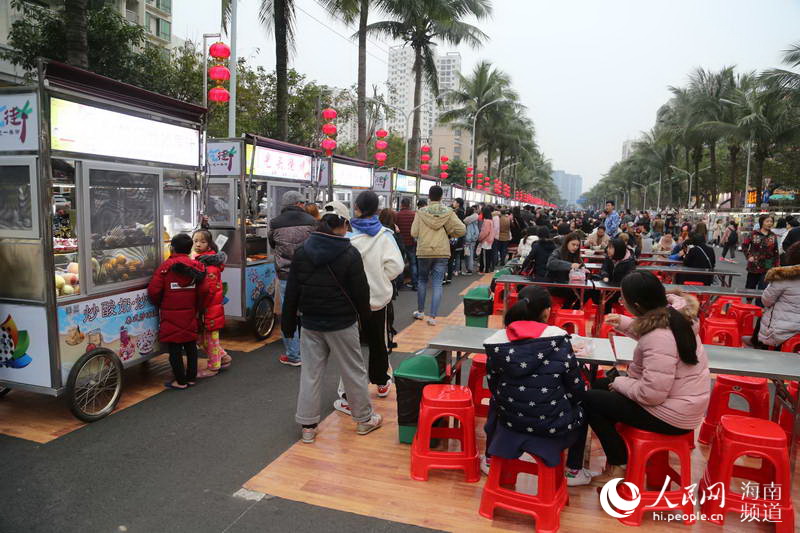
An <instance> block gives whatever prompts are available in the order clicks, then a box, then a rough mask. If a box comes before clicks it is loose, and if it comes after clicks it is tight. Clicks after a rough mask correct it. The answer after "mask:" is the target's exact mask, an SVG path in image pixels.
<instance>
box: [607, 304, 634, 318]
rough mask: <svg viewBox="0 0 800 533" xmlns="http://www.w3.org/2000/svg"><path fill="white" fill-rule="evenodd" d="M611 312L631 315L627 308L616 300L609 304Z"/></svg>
mask: <svg viewBox="0 0 800 533" xmlns="http://www.w3.org/2000/svg"><path fill="white" fill-rule="evenodd" d="M611 312H612V313H616V314H618V315H625V316H629V317H633V315H632V314H631V312H630V311H628V309H627V308H626V307H625V306H624V305H622V304H621V303H619V302H618V301H617V302H614V303H613V304H611Z"/></svg>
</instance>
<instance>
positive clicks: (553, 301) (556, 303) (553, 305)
mask: <svg viewBox="0 0 800 533" xmlns="http://www.w3.org/2000/svg"><path fill="white" fill-rule="evenodd" d="M564 301H565V300H564V298H559V297H558V296H551V297H550V312H551V313H555V312H556V310H558V309H561V308H562V307H564Z"/></svg>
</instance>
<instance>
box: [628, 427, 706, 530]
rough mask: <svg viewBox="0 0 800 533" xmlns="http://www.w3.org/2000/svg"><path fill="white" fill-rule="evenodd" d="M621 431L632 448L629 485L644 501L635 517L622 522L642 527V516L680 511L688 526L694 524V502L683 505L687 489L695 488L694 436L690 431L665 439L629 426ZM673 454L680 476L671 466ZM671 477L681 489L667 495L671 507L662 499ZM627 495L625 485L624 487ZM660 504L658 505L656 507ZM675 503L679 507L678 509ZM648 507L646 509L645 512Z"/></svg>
mask: <svg viewBox="0 0 800 533" xmlns="http://www.w3.org/2000/svg"><path fill="white" fill-rule="evenodd" d="M617 430H618V431H619V433H620V435H621V436H622V438H623V439H625V445H626V447H627V448H628V469H627V471H626V472H625V481H627V482H629V483H633V484H634V485H635V486H636V487H638V488H639V490H640V491H641V501H640V503H639V506H638V507H637V508H636V509H635V510H634V511H633V514H631V515H630V516H627V517H625V518H619V519H618V520H619V521H620V522H622V523H623V524H625V525H628V526H639V525H641V524H642V515H643V514H644V512H645V511H647V512H650V511H670V510H673V509H675V510H680V511H681V512H682V514H684V515H686V516H687V518H686V520H685V521H684V523H685V524H687V525H688V524H693V523H694V522H695V520H694V518H692V514H693V513H694V504H693V503H692V502H691V501H686V503H682V500H683V499H684V498H683V497H684V495H685V494H686V491H685V490H684V487H688V486H689V485H691V484H692V459H691V455H692V452H691V450H692V446H693V445H694V432H693V431H689V432H688V433H686V434H684V435H663V434H661V433H651V432H649V431H644V430H641V429H637V428H634V427H632V426H626V425H625V424H617ZM669 452H674V453H675V455H677V456H678V461H679V465H680V473H679V472H676V471H675V470H674V469H673V468H672V467H671V466H670V464H669ZM667 476H669V478H670V480H671V482H670V485H672V483H674V484H675V485H676V486H677V487H676V488H675V490H669V489H670V486H668V487H667V490H666V491H665V492H664V496H665V497H666V499H667V500H669V501H670V502H672V503H673V507H669V505H668V504H667V502H666V500H664V499H661V501H660V502H659V495H660V494H661V489H662V488H663V487H664V482H665V480H666V479H667ZM620 489H623V490H625V491H627V487H625V486H624V485H623V486H621V487H620ZM656 502H658V505H656ZM674 503H677V504H678V506H677V507H674ZM645 507H646V509H645Z"/></svg>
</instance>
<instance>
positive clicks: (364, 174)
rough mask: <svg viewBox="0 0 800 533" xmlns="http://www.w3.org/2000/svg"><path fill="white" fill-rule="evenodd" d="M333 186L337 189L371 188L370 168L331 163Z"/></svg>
mask: <svg viewBox="0 0 800 533" xmlns="http://www.w3.org/2000/svg"><path fill="white" fill-rule="evenodd" d="M333 185H334V186H339V187H359V188H364V189H369V188H370V187H372V168H370V167H358V166H355V165H346V164H344V163H337V162H335V161H334V162H333Z"/></svg>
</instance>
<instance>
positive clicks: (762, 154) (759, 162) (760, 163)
mask: <svg viewBox="0 0 800 533" xmlns="http://www.w3.org/2000/svg"><path fill="white" fill-rule="evenodd" d="M753 159H755V161H756V176H755V177H756V183H755V188H756V194H757V195H758V196H757V199H756V206H759V205H761V198H762V195H763V194H764V191H763V190H762V189H763V188H764V161H766V160H767V152H766V150H761V149H760V148H759V147H758V145H756V150H755V152H754V153H753ZM751 186H752V184H751Z"/></svg>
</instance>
